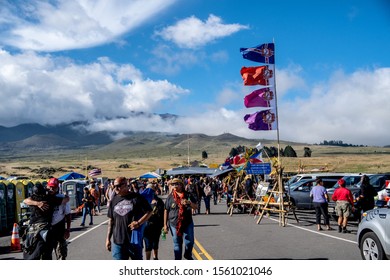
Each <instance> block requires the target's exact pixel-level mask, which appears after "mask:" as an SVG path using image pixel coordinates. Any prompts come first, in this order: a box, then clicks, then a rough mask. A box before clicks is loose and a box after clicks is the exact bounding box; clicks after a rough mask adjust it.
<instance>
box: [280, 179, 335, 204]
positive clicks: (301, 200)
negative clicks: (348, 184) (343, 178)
mask: <svg viewBox="0 0 390 280" xmlns="http://www.w3.org/2000/svg"><path fill="white" fill-rule="evenodd" d="M337 180H338V179H335V178H328V179H322V181H323V183H324V187H325V188H326V187H328V188H329V187H331V186H333V185H334V183H335V182H337ZM315 184H316V179H303V180H300V181H298V182H296V183H294V184H292V185H290V186H287V188H286V192H287V194H288V195H289V196H290V201H291V202H292V203H293V205H295V207H296V208H297V209H314V205H313V202H312V198H311V197H310V191H311V189H312V187H313V186H315Z"/></svg>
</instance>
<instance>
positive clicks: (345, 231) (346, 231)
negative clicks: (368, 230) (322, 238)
mask: <svg viewBox="0 0 390 280" xmlns="http://www.w3.org/2000/svg"><path fill="white" fill-rule="evenodd" d="M343 233H351V231H350V230H347V228H346V227H345V228H343Z"/></svg>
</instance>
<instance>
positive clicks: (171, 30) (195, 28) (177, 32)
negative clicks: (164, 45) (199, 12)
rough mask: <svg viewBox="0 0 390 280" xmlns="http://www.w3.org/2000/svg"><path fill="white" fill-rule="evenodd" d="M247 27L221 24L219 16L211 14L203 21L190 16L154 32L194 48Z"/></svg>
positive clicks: (181, 44)
mask: <svg viewBox="0 0 390 280" xmlns="http://www.w3.org/2000/svg"><path fill="white" fill-rule="evenodd" d="M248 28H249V27H248V26H246V25H241V24H237V23H235V24H223V22H222V19H221V18H220V17H217V16H215V15H212V14H211V15H209V17H208V19H207V20H206V21H205V22H203V21H202V20H200V19H198V18H197V17H195V16H191V17H189V18H185V19H182V20H180V21H178V22H177V23H176V24H175V25H172V26H168V27H166V28H164V29H163V30H161V31H158V32H156V34H157V35H159V36H161V37H162V38H164V39H165V40H167V41H172V42H174V43H175V44H176V45H178V46H179V47H181V48H189V49H195V48H198V47H202V46H204V45H206V44H208V43H210V42H213V41H215V40H216V39H219V38H223V37H226V36H230V35H231V34H234V33H236V32H238V31H240V30H243V29H248Z"/></svg>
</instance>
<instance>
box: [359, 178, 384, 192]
mask: <svg viewBox="0 0 390 280" xmlns="http://www.w3.org/2000/svg"><path fill="white" fill-rule="evenodd" d="M368 177H369V178H370V184H371V185H372V186H373V187H374V188H375V190H377V191H380V190H381V189H382V188H383V187H384V186H385V183H386V180H389V179H390V174H373V175H369V176H368ZM360 185H361V183H360V182H359V183H358V184H357V186H358V187H360Z"/></svg>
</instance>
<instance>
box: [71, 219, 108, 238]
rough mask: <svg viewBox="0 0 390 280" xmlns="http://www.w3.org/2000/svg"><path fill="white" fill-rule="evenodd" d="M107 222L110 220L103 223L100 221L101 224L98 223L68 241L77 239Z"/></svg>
mask: <svg viewBox="0 0 390 280" xmlns="http://www.w3.org/2000/svg"><path fill="white" fill-rule="evenodd" d="M107 222H108V220H107V221H104V222H102V223H100V224H97V225H96V226H94V227H93V228H90V229H88V230H87V231H84V232H83V233H81V234H79V235H77V236H76V237H74V238H72V239H70V240H69V241H68V243H71V242H73V241H75V240H76V239H78V238H80V237H81V236H83V235H85V234H87V233H89V232H91V231H93V230H95V229H97V228H98V227H100V226H102V225H104V224H107Z"/></svg>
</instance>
